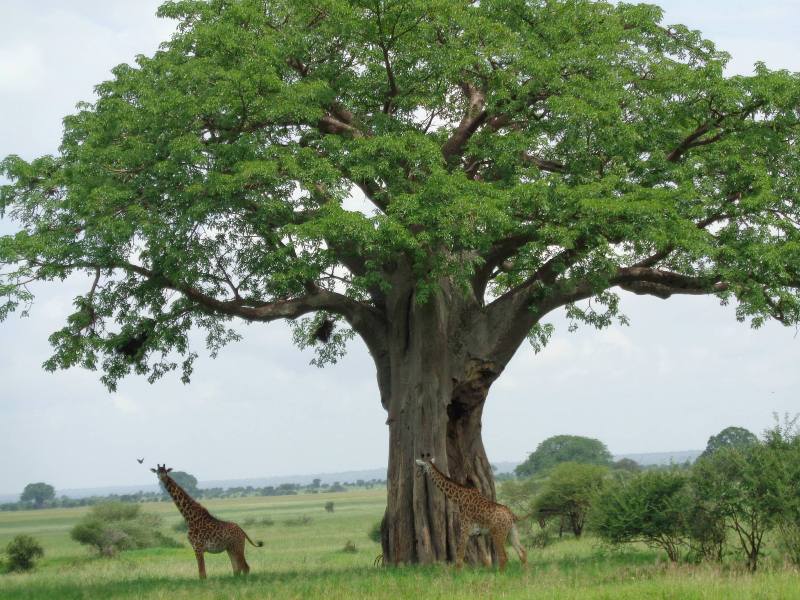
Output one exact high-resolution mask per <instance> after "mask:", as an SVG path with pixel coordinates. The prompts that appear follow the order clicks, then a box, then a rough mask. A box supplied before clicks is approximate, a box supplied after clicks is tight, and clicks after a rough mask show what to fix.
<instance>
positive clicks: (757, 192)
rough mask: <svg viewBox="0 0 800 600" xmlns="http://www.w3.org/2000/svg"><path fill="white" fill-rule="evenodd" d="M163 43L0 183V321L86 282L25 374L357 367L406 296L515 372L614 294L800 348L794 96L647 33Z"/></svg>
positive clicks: (549, 19)
mask: <svg viewBox="0 0 800 600" xmlns="http://www.w3.org/2000/svg"><path fill="white" fill-rule="evenodd" d="M159 15H160V16H161V17H165V18H170V19H176V20H177V22H178V29H177V32H176V34H175V35H174V36H173V37H172V39H171V40H170V41H168V42H166V43H165V44H164V45H163V46H162V48H161V50H159V51H158V52H157V53H156V54H155V55H154V56H152V57H147V56H139V57H137V58H136V61H135V64H132V65H127V64H123V65H119V66H118V67H116V68H115V69H114V70H113V78H112V79H111V80H110V81H106V82H103V83H101V84H100V85H98V86H97V88H96V91H97V98H96V100H95V101H94V102H91V103H84V104H81V105H80V106H79V107H78V112H77V113H76V114H74V115H72V116H69V117H67V118H66V120H65V132H64V137H63V141H62V145H61V147H60V150H59V152H58V154H57V155H55V156H44V157H41V158H38V159H36V160H33V161H31V162H26V161H24V160H22V159H20V158H18V157H16V156H9V157H7V158H5V160H3V161H2V163H1V164H0V171H1V172H2V173H4V174H5V175H6V176H7V177H8V178H9V179H10V180H11V183H10V184H9V185H5V186H3V187H2V191H0V212H2V213H3V214H5V215H7V216H9V217H11V218H12V219H13V220H14V222H15V223H17V224H18V225H19V231H18V232H17V233H16V234H14V235H9V236H5V237H2V238H0V296H2V297H3V298H4V300H3V303H2V304H0V318H3V317H5V316H7V315H8V313H9V312H10V311H12V310H14V309H17V308H19V307H20V306H22V307H26V306H27V305H28V304H29V303H30V302H31V301H32V295H31V294H30V292H29V289H28V287H27V286H28V285H29V284H30V283H31V282H33V281H39V280H44V281H50V280H59V279H63V278H65V277H67V276H69V275H71V274H73V273H85V274H86V275H87V277H88V281H87V292H86V293H85V294H84V295H82V296H80V297H78V298H76V300H75V312H74V313H73V314H72V315H71V316H70V317H69V319H68V323H67V324H66V326H65V327H64V328H63V329H62V330H60V331H58V332H56V333H54V334H53V336H52V338H51V342H52V344H53V346H54V349H55V352H54V355H53V357H52V358H51V359H50V360H49V361H48V362H47V363H46V367H47V368H48V369H57V368H67V367H71V366H75V365H80V366H83V367H85V368H89V369H97V368H100V369H102V371H103V373H104V375H103V381H104V382H105V383H106V384H107V385H108V386H109V387H111V388H113V387H114V386H115V385H116V382H117V381H118V380H119V379H120V378H121V377H123V376H125V375H126V374H128V373H130V372H131V371H133V372H136V373H140V374H147V375H148V376H149V377H150V378H151V379H156V378H158V377H160V376H161V375H163V374H164V373H165V372H167V371H170V370H172V369H175V368H178V367H180V368H182V371H183V375H184V378H185V379H188V377H189V375H190V374H191V368H192V361H193V360H194V357H195V356H196V355H195V353H194V352H193V351H192V350H191V349H190V347H189V341H188V333H189V331H190V330H191V329H192V328H201V329H204V330H205V331H206V332H207V345H208V347H209V348H210V350H211V352H212V353H215V352H216V351H217V350H218V349H219V348H221V347H222V346H223V345H225V344H226V343H228V342H230V341H232V340H235V339H237V335H236V334H235V333H234V332H233V331H232V330H231V329H230V324H229V320H230V319H231V318H234V317H238V318H242V319H245V320H248V321H272V320H275V319H296V318H298V317H302V316H303V315H309V314H312V313H318V312H323V313H325V314H326V315H329V316H331V317H332V318H333V319H334V320H343V321H346V327H350V328H352V330H353V331H354V332H355V333H357V334H359V335H361V336H362V337H364V339H365V340H366V342H367V344H368V346H370V349H371V350H373V351H375V350H376V348H377V346H378V345H379V340H377V339H376V338H375V335H374V332H375V331H377V330H379V329H381V328H382V327H385V319H386V311H385V299H386V295H387V293H389V292H390V291H391V290H392V289H393V287H394V286H397V281H398V273H399V272H401V271H402V273H403V274H404V277H405V281H410V282H411V283H412V284H413V285H412V287H413V291H414V294H415V296H416V298H417V301H419V302H423V301H425V299H426V298H427V297H429V296H430V294H431V293H432V292H435V290H437V289H439V287H440V286H441V285H442V282H443V281H448V282H451V283H452V284H453V285H454V286H455V287H457V288H458V289H463V290H464V294H468V295H472V296H473V297H474V298H475V302H476V303H477V305H478V306H479V307H481V310H485V311H487V313H491V311H493V310H495V309H497V311H498V313H497V314H498V315H502V316H503V318H505V319H507V320H509V321H513V322H517V323H520V324H521V325H520V326H522V327H524V328H526V329H530V330H531V339H532V340H533V342H534V343H535V344H536V345H538V346H541V344H543V343H545V342H546V341H547V338H548V337H549V335H550V333H551V330H550V329H548V328H546V326H542V325H539V324H538V321H539V319H541V317H542V316H544V315H545V314H546V313H547V312H549V311H550V310H553V309H554V308H557V307H560V306H567V307H568V309H569V313H568V314H569V316H570V318H572V319H573V320H575V321H576V322H577V321H585V322H588V323H590V324H592V325H595V326H598V327H602V326H606V325H608V324H609V323H610V322H611V319H612V318H613V317H614V316H615V315H616V314H617V310H618V299H617V297H616V295H615V294H614V293H613V292H611V291H610V290H611V289H612V288H615V287H620V288H622V289H626V290H630V291H633V292H636V293H640V294H650V295H655V296H658V297H662V298H666V297H669V296H670V295H672V294H676V293H684V294H717V295H718V296H719V297H720V298H722V300H723V301H726V300H728V299H734V298H735V300H736V301H737V311H738V315H739V317H740V318H741V319H745V318H752V323H753V324H754V325H756V326H758V325H760V324H761V323H762V322H763V321H764V320H765V319H768V318H776V319H779V320H780V321H782V322H784V323H787V324H788V323H796V322H798V321H799V320H800V299H799V298H798V285H800V204H799V203H798V201H797V198H798V186H799V185H800V177H798V171H799V168H800V152H798V147H799V146H798V132H800V114H798V107H800V78H799V77H798V76H797V75H796V74H791V73H788V72H785V71H771V70H769V69H768V68H767V67H766V66H765V65H763V64H758V65H756V68H755V73H754V74H753V75H752V76H747V77H744V76H735V77H725V76H724V75H723V69H724V67H725V63H726V61H727V59H728V56H727V55H726V54H725V53H724V52H721V51H719V50H717V49H716V48H715V47H714V45H713V44H712V43H711V42H709V41H708V40H705V39H703V38H702V36H701V35H700V34H699V33H698V32H695V31H690V30H689V29H687V28H685V27H682V26H667V25H664V24H662V23H661V17H662V13H661V10H660V9H659V8H657V7H655V6H650V5H632V4H626V3H619V4H611V3H607V2H589V1H587V0H481V1H480V2H476V1H470V0H425V1H422V0H318V1H315V2H308V1H307V0H266V1H264V0H238V1H234V0H209V1H199V0H181V1H177V0H176V1H169V2H165V3H164V4H163V5H162V7H161V8H160V9H159ZM362 196H363V199H364V203H365V204H366V205H368V206H369V208H366V209H364V210H355V209H353V208H352V206H353V203H352V201H351V200H349V199H351V198H352V197H356V198H361V197H362ZM587 298H594V299H595V300H596V301H593V302H592V304H590V305H589V307H588V308H585V307H584V308H580V307H578V306H577V305H575V304H574V303H575V302H577V301H579V300H584V299H587ZM509 305H513V306H517V307H522V308H521V310H524V311H525V313H519V314H528V315H531V316H530V318H529V319H528V320H525V319H522V318H521V317H519V314H515V313H513V312H509V311H507V310H506V309H507V307H508V306H509ZM500 308H503V311H504V312H499V309H500ZM312 318H313V317H312ZM526 318H527V317H526ZM312 325H313V323H312V322H305V323H303V324H301V325H300V328H301V329H300V333H299V334H298V337H299V341H300V342H301V345H302V343H304V341H308V340H309V339H310V338H309V335H310V334H311V333H310V331H309V329H310V328H311V327H312ZM303 328H305V329H303ZM351 335H352V334H342V333H341V332H339V334H338V335H334V336H333V337H332V338H331V341H330V342H329V343H332V344H334V346H332V347H331V346H328V345H325V346H323V348H324V350H323V351H322V354H321V356H320V359H319V360H320V362H325V361H326V360H327V361H335V360H336V359H337V358H338V357H339V356H340V355H341V351H340V350H341V345H342V344H344V342H345V341H346V340H347V339H348V338H349V337H351ZM176 356H182V357H183V358H182V359H181V360H180V364H179V363H178V362H176V360H177V359H176Z"/></svg>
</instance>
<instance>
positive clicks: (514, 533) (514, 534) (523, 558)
mask: <svg viewBox="0 0 800 600" xmlns="http://www.w3.org/2000/svg"><path fill="white" fill-rule="evenodd" d="M509 537H510V538H511V545H512V546H514V550H516V551H517V554H518V555H519V560H520V562H521V563H522V564H523V565H524V564H525V563H527V562H528V553H527V552H526V551H525V548H523V546H522V543H521V542H520V541H519V531H518V530H517V526H516V525H512V526H511V532H510V536H509Z"/></svg>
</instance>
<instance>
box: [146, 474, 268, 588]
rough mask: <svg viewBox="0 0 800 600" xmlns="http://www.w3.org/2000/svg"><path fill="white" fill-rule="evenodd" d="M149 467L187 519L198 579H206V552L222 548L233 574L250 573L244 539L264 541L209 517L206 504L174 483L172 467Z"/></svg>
mask: <svg viewBox="0 0 800 600" xmlns="http://www.w3.org/2000/svg"><path fill="white" fill-rule="evenodd" d="M150 470H151V471H152V472H153V473H155V474H156V475H158V479H159V481H161V483H162V484H163V485H164V488H166V490H167V492H168V493H169V495H170V496H172V500H173V501H174V502H175V506H177V507H178V510H179V511H180V512H181V514H182V515H183V518H184V519H185V520H186V525H187V526H188V527H189V543H190V544H191V545H192V548H193V549H194V554H195V556H196V557H197V568H198V569H199V571H200V579H205V578H206V561H205V557H204V553H205V552H211V553H212V554H217V553H218V552H222V551H223V550H225V551H226V552H227V553H228V557H229V558H230V559H231V565H232V566H233V574H234V575H239V574H240V573H244V574H245V575H246V574H247V573H249V572H250V566H249V565H248V564H247V561H246V560H245V558H244V541H245V539H247V541H248V542H250V543H251V544H253V546H258V547H260V546H263V545H264V542H258V543H256V542H254V541H253V540H251V539H250V536H249V535H247V534H246V533H245V532H244V530H243V529H242V528H241V527H239V526H238V525H237V524H236V523H231V522H230V521H221V520H219V519H217V518H216V517H214V516H212V515H211V513H209V512H208V510H206V508H205V507H203V506H202V505H201V504H200V503H199V502H197V501H196V500H195V499H194V498H192V497H191V496H190V495H189V494H187V493H186V490H184V489H183V488H182V487H181V486H179V485H178V484H177V483H175V480H174V479H172V477H170V476H169V472H170V471H172V469H167V465H158V469H150Z"/></svg>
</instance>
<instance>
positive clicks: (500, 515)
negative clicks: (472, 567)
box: [416, 455, 528, 571]
mask: <svg viewBox="0 0 800 600" xmlns="http://www.w3.org/2000/svg"><path fill="white" fill-rule="evenodd" d="M416 463H417V465H418V466H419V467H420V468H421V469H422V470H423V471H424V472H425V473H427V474H428V476H429V477H430V478H431V481H432V482H433V484H434V485H435V486H436V487H437V488H439V489H440V490H441V491H442V493H443V494H444V495H445V496H446V497H447V498H448V499H449V500H451V501H452V502H454V503H455V504H456V505H457V506H458V509H459V512H460V515H461V535H460V537H459V540H458V547H457V548H456V567H458V568H461V566H462V565H463V564H464V552H465V551H466V549H467V541H468V540H469V537H470V536H471V535H480V534H483V533H488V534H489V535H490V536H491V538H492V541H493V542H494V546H495V548H496V549H497V555H498V560H499V562H500V565H499V566H500V570H501V571H502V570H504V569H505V567H506V562H508V556H507V554H506V550H505V544H506V539H508V538H509V537H510V541H511V545H512V546H514V549H515V550H516V551H517V554H518V555H519V559H520V561H521V562H522V564H525V563H526V562H527V560H528V555H527V552H525V548H523V547H522V544H521V543H520V540H519V532H518V531H517V526H516V523H515V522H516V520H517V517H516V516H515V515H514V513H513V512H511V509H510V508H508V507H507V506H504V505H503V504H499V503H497V502H492V501H491V500H489V499H488V498H486V497H484V496H483V495H482V494H481V493H480V492H479V491H478V490H477V489H475V488H470V487H466V486H463V485H461V484H460V483H457V482H455V481H453V480H452V479H450V478H449V477H448V476H447V475H445V474H444V473H442V472H441V471H440V470H439V468H438V467H437V466H436V465H435V464H434V459H433V458H432V457H431V456H430V455H428V456H427V457H423V459H422V460H419V459H418V460H417V461H416Z"/></svg>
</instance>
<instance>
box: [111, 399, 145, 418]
mask: <svg viewBox="0 0 800 600" xmlns="http://www.w3.org/2000/svg"><path fill="white" fill-rule="evenodd" d="M111 402H112V403H113V404H114V408H116V409H117V410H118V411H120V412H121V413H125V414H127V415H131V414H134V413H138V412H139V411H140V407H139V405H138V404H137V403H136V402H134V401H133V400H131V399H130V398H128V397H127V396H122V395H120V394H114V395H113V396H111Z"/></svg>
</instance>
